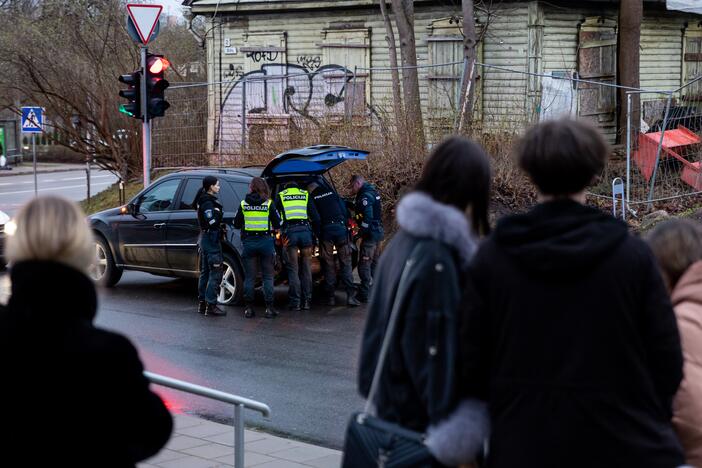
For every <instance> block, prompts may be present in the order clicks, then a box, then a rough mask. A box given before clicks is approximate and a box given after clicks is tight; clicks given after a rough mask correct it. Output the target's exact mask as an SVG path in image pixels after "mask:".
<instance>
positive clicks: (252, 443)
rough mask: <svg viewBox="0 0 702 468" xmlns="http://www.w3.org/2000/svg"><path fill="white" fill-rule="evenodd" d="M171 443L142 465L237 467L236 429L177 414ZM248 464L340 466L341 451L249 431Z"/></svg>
mask: <svg viewBox="0 0 702 468" xmlns="http://www.w3.org/2000/svg"><path fill="white" fill-rule="evenodd" d="M173 419H174V421H175V428H174V429H173V434H172V435H171V439H170V440H169V441H168V444H167V445H166V446H165V447H164V448H163V450H161V452H160V453H159V454H158V455H156V456H155V457H153V458H151V459H149V460H145V461H144V462H143V463H140V464H138V465H137V467H138V468H152V467H162V468H211V467H212V468H214V467H228V466H234V428H233V427H232V426H227V425H224V424H218V423H214V422H210V421H206V420H204V419H200V418H196V417H193V416H188V415H184V414H174V415H173ZM244 445H245V446H246V451H245V459H244V464H245V466H246V467H250V466H251V467H253V466H255V467H256V468H310V467H313V468H338V467H339V466H340V465H341V452H339V451H338V450H331V449H328V448H324V447H318V446H316V445H311V444H306V443H304V442H297V441H295V440H291V439H285V438H282V437H276V436H272V435H269V434H266V433H264V432H258V431H252V430H246V435H245V436H244Z"/></svg>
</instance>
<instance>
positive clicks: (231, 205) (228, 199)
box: [219, 182, 240, 212]
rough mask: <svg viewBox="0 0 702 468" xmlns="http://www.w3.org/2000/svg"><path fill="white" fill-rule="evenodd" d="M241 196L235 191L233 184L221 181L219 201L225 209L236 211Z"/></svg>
mask: <svg viewBox="0 0 702 468" xmlns="http://www.w3.org/2000/svg"><path fill="white" fill-rule="evenodd" d="M239 201H240V200H239V197H238V196H237V195H236V194H235V193H234V191H233V190H232V188H231V186H227V185H226V184H223V183H222V182H220V190H219V202H220V203H221V204H222V207H223V208H224V211H234V212H235V211H236V210H237V209H238V208H239Z"/></svg>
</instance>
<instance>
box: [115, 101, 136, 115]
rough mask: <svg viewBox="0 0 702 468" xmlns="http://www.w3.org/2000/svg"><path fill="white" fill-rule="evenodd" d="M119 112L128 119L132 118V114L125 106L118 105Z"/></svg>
mask: <svg viewBox="0 0 702 468" xmlns="http://www.w3.org/2000/svg"><path fill="white" fill-rule="evenodd" d="M119 111H120V112H121V113H123V114H127V115H128V116H129V117H134V113H132V112H129V111H128V110H127V106H126V104H120V105H119Z"/></svg>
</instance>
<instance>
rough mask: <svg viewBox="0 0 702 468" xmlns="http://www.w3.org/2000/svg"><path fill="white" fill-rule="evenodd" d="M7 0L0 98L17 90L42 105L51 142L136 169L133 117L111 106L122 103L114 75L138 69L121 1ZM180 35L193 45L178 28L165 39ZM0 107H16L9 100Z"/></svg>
mask: <svg viewBox="0 0 702 468" xmlns="http://www.w3.org/2000/svg"><path fill="white" fill-rule="evenodd" d="M26 2H33V3H35V4H36V5H35V6H36V8H34V9H33V10H32V11H31V12H28V13H27V14H24V15H17V11H16V10H14V8H20V7H26ZM14 3H15V4H14V5H10V6H9V7H8V8H6V9H3V8H0V22H2V24H3V28H2V29H0V67H1V68H2V70H3V73H0V101H1V100H2V98H3V97H4V96H8V95H9V96H17V95H19V96H20V99H21V100H22V101H23V103H24V104H31V105H38V106H43V107H45V108H46V114H47V117H48V120H49V125H50V127H51V128H50V131H51V135H52V136H54V139H55V141H54V142H55V143H57V144H61V145H63V146H65V147H67V148H70V149H71V150H73V151H74V152H76V153H78V154H81V155H84V156H85V157H86V158H90V159H94V160H95V162H96V163H97V164H98V165H99V166H100V167H102V168H104V169H107V170H110V171H112V172H114V173H116V174H119V175H120V176H121V177H123V178H131V177H136V176H137V175H139V174H140V172H141V145H140V142H141V137H140V132H139V121H138V120H135V119H132V118H129V117H127V116H125V115H124V114H120V113H119V111H118V108H119V104H120V103H121V102H123V101H122V99H121V98H119V96H118V91H119V89H120V84H119V82H118V81H117V78H118V76H119V75H121V74H125V73H129V72H131V71H132V70H135V69H136V68H138V66H137V64H138V49H137V47H136V45H135V44H134V42H133V41H132V40H131V39H130V38H129V36H128V34H127V32H126V29H125V18H126V11H125V9H124V2H122V1H121V0H26V1H25V2H22V1H20V0H15V1H14ZM169 35H172V34H164V37H165V38H168V37H169ZM182 41H189V42H190V43H191V44H192V47H193V48H197V44H196V42H195V41H194V39H193V38H192V36H190V34H189V33H188V32H187V30H185V28H183V33H182V36H181V38H180V39H175V38H173V39H172V40H171V41H170V42H178V43H179V42H182ZM168 42H169V41H166V42H164V43H162V44H163V45H166V44H167V43H168ZM157 44H158V45H159V46H160V45H162V44H161V43H157ZM181 48H182V45H180V44H179V48H177V49H175V50H177V55H178V56H180V55H182V56H183V58H184V59H185V60H190V59H191V58H192V55H191V54H190V52H187V51H182V52H181ZM162 50H163V49H159V51H162ZM164 52H166V53H168V51H167V50H165V51H164ZM170 58H171V60H172V61H173V60H174V58H173V57H170ZM178 59H179V58H175V60H176V63H177V60H178ZM169 79H170V77H169ZM0 105H7V106H8V107H10V108H12V109H13V110H14V111H15V112H19V109H17V104H16V103H15V102H0Z"/></svg>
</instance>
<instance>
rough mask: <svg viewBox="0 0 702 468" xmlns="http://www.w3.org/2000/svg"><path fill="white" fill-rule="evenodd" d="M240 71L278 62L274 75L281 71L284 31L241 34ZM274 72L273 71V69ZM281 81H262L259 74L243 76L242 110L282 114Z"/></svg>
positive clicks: (284, 42) (283, 65)
mask: <svg viewBox="0 0 702 468" xmlns="http://www.w3.org/2000/svg"><path fill="white" fill-rule="evenodd" d="M240 50H241V53H242V54H243V55H244V72H245V73H251V72H255V71H259V70H261V69H262V67H264V66H270V65H279V66H280V68H277V70H276V72H277V74H279V75H280V74H281V72H284V70H285V64H286V62H287V60H286V53H285V52H286V37H285V33H284V32H266V33H258V32H251V33H246V34H244V45H243V46H242V47H241V49H240ZM274 74H276V73H275V72H274ZM284 90H285V82H284V80H283V79H282V78H281V79H273V80H262V79H261V76H260V74H254V75H252V76H250V78H247V82H246V109H247V112H248V111H253V112H266V113H269V114H282V113H284V109H283V92H284Z"/></svg>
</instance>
